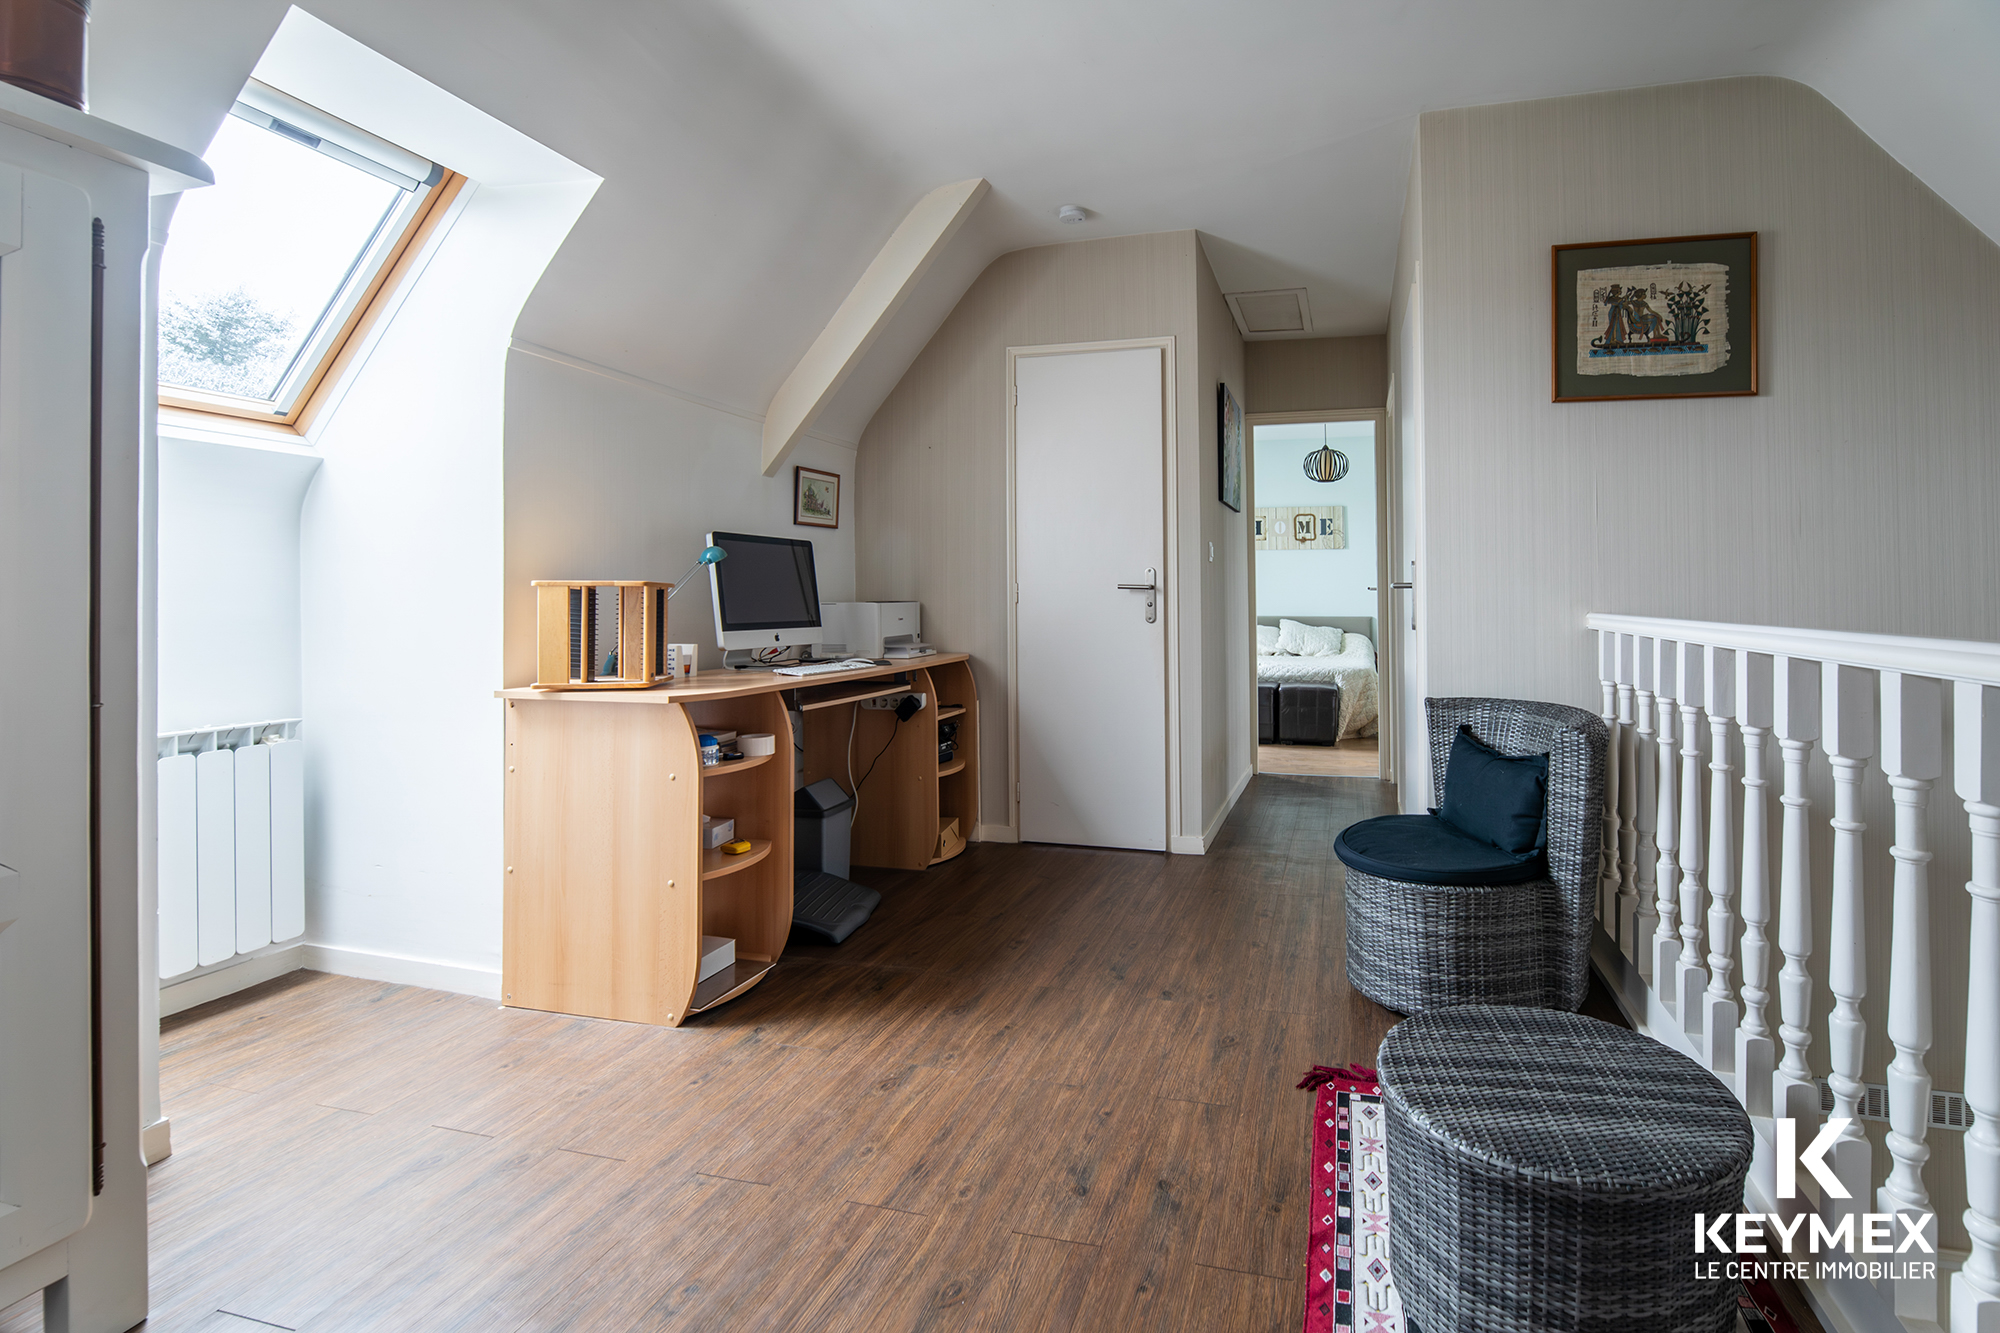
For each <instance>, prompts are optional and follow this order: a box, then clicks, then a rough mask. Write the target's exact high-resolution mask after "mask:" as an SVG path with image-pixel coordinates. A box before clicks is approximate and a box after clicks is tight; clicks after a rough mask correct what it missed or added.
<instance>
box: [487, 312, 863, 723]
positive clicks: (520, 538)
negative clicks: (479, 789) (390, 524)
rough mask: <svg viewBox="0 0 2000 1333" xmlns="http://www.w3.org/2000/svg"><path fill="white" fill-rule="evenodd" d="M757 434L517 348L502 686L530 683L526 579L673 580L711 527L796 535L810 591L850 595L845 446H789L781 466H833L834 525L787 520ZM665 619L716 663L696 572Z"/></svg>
mask: <svg viewBox="0 0 2000 1333" xmlns="http://www.w3.org/2000/svg"><path fill="white" fill-rule="evenodd" d="M762 438H763V434H762V423H761V422H760V421H758V420H757V419H756V418H754V417H747V416H741V415H738V414H736V413H733V412H728V411H723V410H720V409H718V408H715V407H712V406H709V405H706V404H702V403H695V402H690V401H689V400H688V399H686V398H684V397H681V396H679V395H677V394H675V393H674V392H673V391H672V390H669V389H666V388H663V387H662V386H660V385H655V384H649V383H648V382H646V381H645V380H639V379H634V378H633V377H631V376H629V375H622V374H619V373H618V372H616V371H608V370H605V369H603V368H602V367H593V366H590V365H589V364H588V363H586V362H581V361H577V360H575V359H573V358H567V357H555V356H552V355H550V354H549V353H547V352H545V351H530V350H526V349H524V348H520V347H517V348H516V349H515V350H514V351H513V352H512V353H511V354H510V355H509V357H508V359H507V451H506V473H507V495H506V594H505V600H506V618H507V632H506V636H507V655H506V672H505V674H506V681H507V684H508V685H509V686H516V685H528V684H531V683H533V681H534V679H535V599H534V590H533V588H531V587H530V586H529V584H530V581H531V580H534V579H566V578H616V579H653V580H658V581H670V580H673V579H678V578H679V577H680V576H681V575H682V574H683V573H685V572H686V570H687V567H688V566H689V565H690V564H692V563H693V562H694V558H695V556H697V555H699V554H700V553H701V548H702V546H703V544H704V543H703V534H704V533H707V532H709V531H711V530H716V529H722V530H727V531H731V532H754V533H768V534H770V535H773V536H779V537H790V538H801V537H802V538H806V539H808V540H810V541H811V542H812V544H813V562H814V564H815V566H816V567H817V569H818V571H819V591H820V598H821V600H823V601H829V602H833V601H848V600H852V599H853V597H854V595H855V593H854V531H855V515H856V513H857V512H858V503H857V501H858V498H859V496H858V492H857V490H856V486H855V466H854V450H853V448H852V447H850V446H846V445H840V444H833V443H829V442H827V441H824V440H821V439H817V438H815V437H813V436H810V435H809V436H807V437H806V439H805V440H804V442H803V443H801V444H800V445H799V448H798V450H797V452H796V454H795V456H794V457H793V459H792V463H793V464H796V465H798V466H802V467H811V468H818V469H819V470H820V471H822V472H833V473H837V474H839V476H840V479H841V491H840V526H839V527H838V528H813V527H798V526H795V525H794V524H793V522H792V469H791V467H790V466H787V467H785V468H782V469H780V470H779V474H778V475H777V476H775V477H766V476H764V475H763V474H762V471H761V459H762V453H761V449H762ZM580 441H587V442H588V444H589V447H587V448H580V447H578V446H579V442H580ZM667 626H668V631H669V633H670V634H671V636H672V638H673V640H675V641H678V642H682V643H696V644H700V645H701V652H702V666H703V668H704V669H707V668H713V667H719V666H720V665H721V664H722V660H721V653H720V652H719V651H718V650H717V648H716V646H715V615H714V612H713V610H712V609H711V607H710V601H709V595H708V580H707V578H706V576H705V575H703V574H700V573H697V574H696V576H695V577H694V578H693V579H692V580H690V581H689V584H688V586H687V588H686V590H685V591H682V592H677V593H675V595H674V598H673V600H672V602H670V603H669V605H668V613H667ZM496 716H497V714H496Z"/></svg>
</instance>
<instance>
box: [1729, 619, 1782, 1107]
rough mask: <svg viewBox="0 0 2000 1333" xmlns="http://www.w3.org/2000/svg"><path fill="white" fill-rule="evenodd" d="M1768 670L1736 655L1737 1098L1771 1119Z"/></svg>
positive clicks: (1753, 658)
mask: <svg viewBox="0 0 2000 1333" xmlns="http://www.w3.org/2000/svg"><path fill="white" fill-rule="evenodd" d="M1771 668H1772V664H1771V659H1770V657H1769V656H1768V655H1767V654H1765V653H1738V654H1737V655H1736V725H1737V727H1738V728H1739V729H1740V730H1741V731H1742V732H1743V875H1742V881H1741V885H1740V887H1741V891H1742V906H1743V943H1742V954H1743V1022H1742V1024H1741V1025H1740V1026H1738V1027H1737V1029H1736V1095H1737V1096H1738V1097H1740V1098H1742V1099H1743V1109H1745V1110H1746V1111H1748V1112H1749V1113H1750V1114H1751V1115H1769V1114H1771V1069H1772V1066H1773V1065H1774V1064H1775V1063H1776V1060H1777V1043H1775V1042H1773V1041H1772V1040H1771V1025H1770V1024H1769V1023H1768V1022H1767V1021H1766V1020H1765V1017H1764V1008H1765V1006H1766V1005H1767V1004H1769V1003H1770V1000H1771V993H1770V992H1769V991H1767V990H1765V989H1764V983H1765V982H1766V980H1767V979H1768V977H1769V972H1768V966H1769V957H1770V952H1769V951H1770V945H1769V942H1768V941H1767V939H1766V938H1765V934H1764V927H1765V926H1766V925H1767V924H1768V923H1769V922H1770V919H1771V862H1770V848H1769V845H1768V842H1767V831H1766V814H1767V811H1766V808H1765V801H1764V738H1765V737H1766V736H1768V735H1770V732H1771V706H1772V698H1771V694H1772V679H1771V676H1772V669H1771Z"/></svg>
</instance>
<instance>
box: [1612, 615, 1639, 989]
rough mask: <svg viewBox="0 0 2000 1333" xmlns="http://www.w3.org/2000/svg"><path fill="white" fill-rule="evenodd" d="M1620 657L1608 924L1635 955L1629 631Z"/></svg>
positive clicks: (1634, 746)
mask: <svg viewBox="0 0 2000 1333" xmlns="http://www.w3.org/2000/svg"><path fill="white" fill-rule="evenodd" d="M1616 638H1617V646H1618V658H1617V661H1616V662H1615V663H1614V665H1615V666H1616V667H1617V670H1618V743H1617V747H1616V748H1615V750H1614V751H1613V753H1614V754H1615V755H1616V756H1617V758H1618V914H1617V915H1616V916H1615V917H1613V918H1612V920H1611V922H1610V923H1609V924H1610V925H1611V926H1612V927H1613V929H1612V932H1611V937H1612V938H1613V939H1615V940H1617V941H1618V948H1619V950H1620V951H1621V952H1623V953H1624V954H1625V955H1626V956H1627V957H1631V956H1633V954H1632V931H1633V928H1634V927H1633V923H1634V921H1636V920H1637V918H1638V915H1639V875H1638V864H1637V861H1638V852H1639V820H1638V814H1639V799H1638V798H1639V782H1638V777H1637V769H1638V760H1639V755H1638V745H1639V734H1638V729H1637V717H1636V715H1635V714H1634V712H1633V699H1632V682H1633V676H1634V660H1633V659H1634V657H1635V656H1636V650H1637V647H1638V641H1637V640H1636V639H1634V638H1633V636H1632V635H1630V634H1620V635H1617V636H1616Z"/></svg>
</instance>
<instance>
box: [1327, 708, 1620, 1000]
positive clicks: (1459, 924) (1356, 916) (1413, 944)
mask: <svg viewBox="0 0 2000 1333" xmlns="http://www.w3.org/2000/svg"><path fill="white" fill-rule="evenodd" d="M1424 708H1425V711H1426V712H1427V714H1428V715H1429V719H1430V738H1431V773H1432V779H1431V780H1432V786H1433V790H1434V791H1436V792H1437V793H1438V795H1439V800H1440V802H1442V799H1443V794H1444V792H1445V790H1446V784H1447V783H1448V782H1449V781H1450V776H1451V775H1450V773H1449V772H1448V771H1447V769H1448V766H1449V764H1450V760H1451V748H1452V741H1453V739H1454V738H1455V737H1456V736H1457V734H1458V729H1459V727H1460V725H1461V724H1463V725H1467V726H1469V727H1470V728H1471V729H1472V734H1473V735H1474V736H1476V737H1477V738H1478V739H1479V740H1481V741H1484V742H1485V743H1486V744H1487V745H1489V746H1492V747H1493V748H1494V749H1496V750H1499V751H1501V752H1502V753H1504V754H1507V755H1534V754H1546V755H1548V757H1549V769H1548V796H1547V807H1546V812H1547V813H1546V819H1547V853H1546V857H1547V860H1546V872H1545V873H1542V874H1540V875H1539V877H1536V878H1530V879H1526V880H1523V881H1522V882H1516V883H1470V884H1468V883H1456V884H1438V883H1418V882H1409V881H1406V880H1402V879H1392V878H1387V877H1384V876H1382V875H1380V874H1375V873H1369V872H1367V871H1364V870H1361V869H1357V868H1355V865H1354V864H1353V862H1351V861H1350V862H1349V863H1348V868H1347V979H1348V982H1349V984H1351V985H1352V986H1353V987H1354V988H1355V989H1356V990H1358V991H1360V992H1361V993H1362V994H1363V995H1366V996H1367V997H1368V998H1369V999H1371V1000H1373V1001H1375V1002H1376V1003H1377V1004H1380V1005H1383V1006H1385V1007H1387V1008H1390V1009H1394V1010H1396V1011H1397V1012H1399V1013H1405V1014H1416V1013H1422V1012H1424V1011H1425V1010H1428V1009H1437V1008H1443V1007H1445V1006H1449V1005H1460V1004H1512V1005H1527V1006H1531V1007H1535V1008H1543V1009H1564V1010H1568V1011H1570V1012H1572V1013H1574V1012H1575V1011H1576V1010H1577V1009H1578V1008H1579V1007H1581V1006H1582V1004H1583V996H1584V990H1585V988H1586V986H1587V984H1588V974H1589V968H1590V937H1591V927H1592V922H1593V920H1594V919H1595V916H1596V907H1595V903H1596V891H1597V872H1598V850H1599V846H1600V842H1601V839H1602V836H1603V826H1602V824H1601V822H1600V821H1601V819H1602V817H1603V806H1604V762H1605V746H1606V743H1607V733H1606V731H1605V727H1604V723H1603V721H1602V720H1601V719H1600V718H1598V717H1597V716H1596V715H1595V714H1592V713H1587V712H1584V711H1583V710H1582V709H1580V708H1569V707H1566V706H1564V705H1562V704H1548V703H1530V702H1524V701H1521V700H1516V699H1426V700H1425V701H1424ZM1385 818H1387V819H1392V820H1396V819H1402V820H1408V819H1413V818H1414V819H1427V818H1432V817H1431V816H1401V815H1390V816H1386V817H1385ZM1345 837H1346V835H1343V838H1345ZM1335 850H1336V852H1337V853H1340V854H1341V857H1342V860H1343V861H1347V860H1348V857H1347V855H1346V852H1345V850H1344V849H1343V847H1342V844H1340V843H1336V844H1335ZM1514 878H1516V879H1517V880H1519V879H1520V878H1521V877H1520V876H1518V875H1517V876H1514Z"/></svg>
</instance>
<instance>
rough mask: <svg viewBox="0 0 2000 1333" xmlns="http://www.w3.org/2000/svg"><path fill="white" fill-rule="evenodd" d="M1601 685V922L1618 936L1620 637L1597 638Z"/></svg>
mask: <svg viewBox="0 0 2000 1333" xmlns="http://www.w3.org/2000/svg"><path fill="white" fill-rule="evenodd" d="M1597 683H1598V685H1599V687H1600V688H1601V689H1602V690H1603V693H1604V710H1603V711H1602V712H1601V713H1599V714H1598V716H1599V717H1601V718H1603V719H1604V731H1605V735H1606V737H1607V740H1606V743H1605V747H1604V834H1603V846H1602V847H1600V848H1599V850H1598V855H1597V919H1598V920H1599V921H1601V922H1603V923H1604V929H1605V932H1606V933H1607V934H1612V935H1615V934H1617V933H1618V636H1617V635H1616V634H1613V633H1609V632H1605V633H1600V634H1599V635H1598V636H1597Z"/></svg>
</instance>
